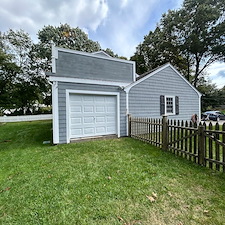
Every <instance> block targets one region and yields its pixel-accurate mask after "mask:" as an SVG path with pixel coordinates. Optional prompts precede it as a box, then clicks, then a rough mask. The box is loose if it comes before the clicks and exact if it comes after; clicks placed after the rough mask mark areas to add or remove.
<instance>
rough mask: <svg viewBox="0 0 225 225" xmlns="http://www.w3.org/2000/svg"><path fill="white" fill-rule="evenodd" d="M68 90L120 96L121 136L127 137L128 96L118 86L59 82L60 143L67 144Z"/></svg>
mask: <svg viewBox="0 0 225 225" xmlns="http://www.w3.org/2000/svg"><path fill="white" fill-rule="evenodd" d="M66 90H70V91H83V92H85V91H87V92H90V91H93V92H94V91H97V92H110V93H112V92H115V94H117V93H119V94H120V99H119V101H120V102H119V105H120V115H119V117H120V136H126V119H127V118H126V95H125V92H124V91H123V90H120V89H119V88H118V86H106V85H96V84H94V85H92V84H77V83H67V82H58V116H59V124H58V125H59V143H67V135H68V134H67V118H66V117H67V113H66V108H67V105H66V104H67V103H66Z"/></svg>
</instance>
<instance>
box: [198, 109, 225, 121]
mask: <svg viewBox="0 0 225 225" xmlns="http://www.w3.org/2000/svg"><path fill="white" fill-rule="evenodd" d="M202 120H204V121H205V120H213V121H220V120H225V115H224V114H223V113H222V112H220V111H207V112H204V113H202Z"/></svg>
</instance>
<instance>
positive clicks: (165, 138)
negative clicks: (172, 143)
mask: <svg viewBox="0 0 225 225" xmlns="http://www.w3.org/2000/svg"><path fill="white" fill-rule="evenodd" d="M162 149H163V150H164V151H167V150H168V120H167V116H163V127H162Z"/></svg>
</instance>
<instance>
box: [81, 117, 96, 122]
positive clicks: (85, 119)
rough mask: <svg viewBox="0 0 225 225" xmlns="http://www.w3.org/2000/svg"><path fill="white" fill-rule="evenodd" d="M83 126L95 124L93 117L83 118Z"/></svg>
mask: <svg viewBox="0 0 225 225" xmlns="http://www.w3.org/2000/svg"><path fill="white" fill-rule="evenodd" d="M83 120H84V124H90V123H91V124H93V123H94V122H95V117H94V116H87V117H84V118H83Z"/></svg>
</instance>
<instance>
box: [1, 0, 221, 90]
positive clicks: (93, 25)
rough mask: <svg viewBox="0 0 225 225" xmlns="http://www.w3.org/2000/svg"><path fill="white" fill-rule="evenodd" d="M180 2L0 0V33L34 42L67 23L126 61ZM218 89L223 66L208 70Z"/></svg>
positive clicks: (180, 0) (152, 0) (219, 65)
mask: <svg viewBox="0 0 225 225" xmlns="http://www.w3.org/2000/svg"><path fill="white" fill-rule="evenodd" d="M182 2H183V1H182V0H160V1H159V0H35V1H34V0H0V3H1V7H0V31H2V32H5V31H7V30H8V29H9V28H12V29H15V30H18V29H23V30H25V31H26V32H28V33H29V34H30V35H31V38H32V39H33V40H34V41H37V36H36V34H37V32H38V30H40V29H42V28H43V27H44V25H54V26H58V25H59V24H60V23H68V24H69V25H70V26H72V27H77V26H78V27H80V28H81V29H83V30H84V31H85V32H86V33H87V34H88V35H89V38H90V39H92V40H94V41H98V42H99V43H100V45H101V47H102V48H104V49H105V48H111V49H112V50H113V51H114V53H117V54H118V55H120V56H126V57H128V58H129V57H130V56H132V55H133V53H134V52H135V47H136V46H137V45H138V44H139V43H140V42H142V41H143V38H144V36H145V35H147V34H148V33H149V31H150V30H154V28H155V26H156V24H157V22H159V20H160V18H161V15H162V14H163V13H165V12H167V11H168V10H169V9H177V8H179V7H180V6H181V4H182ZM208 71H209V73H210V75H209V77H210V78H211V79H213V82H216V84H217V86H218V87H223V86H224V85H225V64H221V63H216V64H214V65H213V66H211V67H210V69H209V70H208Z"/></svg>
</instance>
